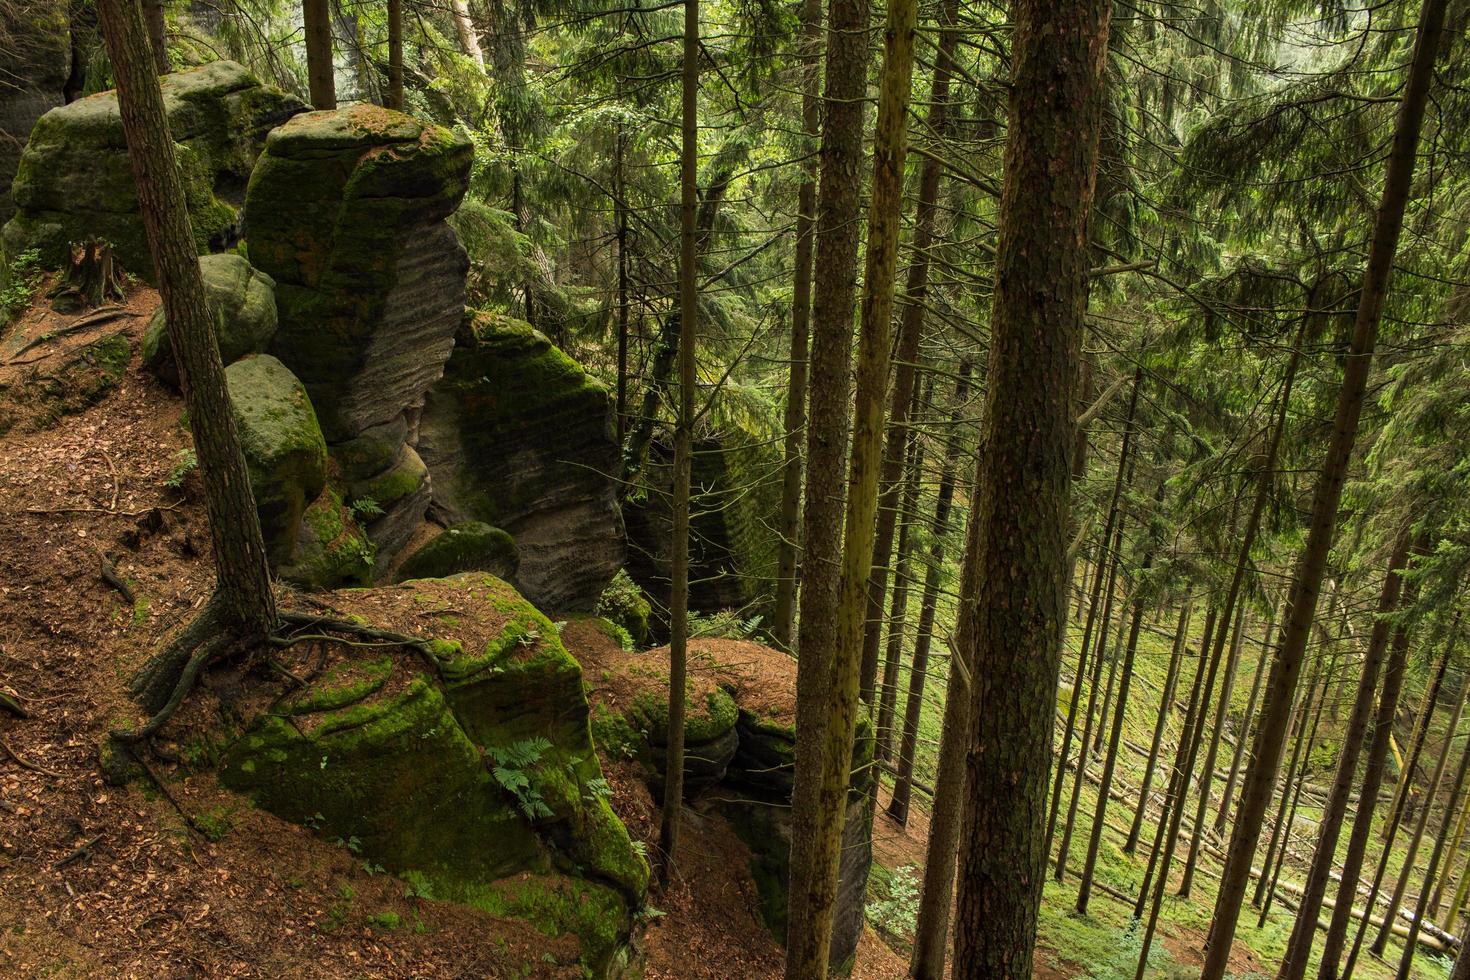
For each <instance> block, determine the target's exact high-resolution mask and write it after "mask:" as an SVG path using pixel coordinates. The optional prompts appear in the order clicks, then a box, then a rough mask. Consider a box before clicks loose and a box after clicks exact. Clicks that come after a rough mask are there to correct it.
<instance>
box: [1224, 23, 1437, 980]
mask: <svg viewBox="0 0 1470 980" xmlns="http://www.w3.org/2000/svg"><path fill="white" fill-rule="evenodd" d="M1446 2H1447V0H1424V5H1423V8H1422V11H1421V13H1420V23H1419V33H1418V37H1417V38H1416V39H1415V41H1414V56H1413V61H1412V63H1411V65H1410V68H1409V77H1408V80H1407V82H1406V84H1405V86H1404V94H1403V101H1402V102H1401V103H1400V106H1399V114H1398V120H1397V122H1396V123H1395V126H1394V134H1393V146H1392V149H1391V150H1390V151H1389V158H1388V170H1387V174H1386V175H1385V179H1384V186H1383V197H1382V199H1381V201H1380V203H1379V207H1378V214H1377V216H1376V218H1375V221H1374V228H1373V239H1372V245H1371V248H1370V253H1369V257H1368V266H1367V268H1366V269H1365V270H1364V273H1363V288H1362V292H1361V293H1360V295H1359V300H1358V313H1357V319H1356V322H1355V324H1354V328H1353V338H1352V344H1351V347H1350V349H1349V352H1348V356H1347V359H1346V361H1347V363H1346V365H1345V366H1344V368H1343V379H1342V388H1341V390H1340V392H1339V395H1338V404H1337V415H1336V418H1335V420H1334V422H1333V427H1332V438H1331V442H1330V444H1329V446H1328V450H1327V456H1326V458H1325V459H1324V460H1323V462H1322V474H1321V477H1320V478H1319V480H1318V482H1317V488H1316V491H1315V492H1314V494H1313V499H1312V519H1311V523H1310V530H1309V531H1308V535H1307V541H1306V545H1305V546H1304V547H1303V549H1302V556H1301V560H1300V563H1299V564H1298V566H1297V569H1296V573H1295V575H1294V576H1293V579H1292V585H1291V598H1290V600H1289V602H1288V606H1289V608H1290V609H1291V614H1290V618H1289V619H1288V621H1287V624H1286V628H1285V629H1284V630H1283V631H1282V643H1281V648H1280V650H1278V652H1277V656H1276V661H1275V663H1273V664H1272V665H1271V677H1270V680H1269V682H1268V683H1267V686H1266V700H1265V704H1264V705H1262V707H1261V722H1260V731H1259V732H1258V733H1257V736H1256V741H1255V745H1254V746H1253V750H1252V752H1251V764H1250V767H1249V768H1248V769H1247V770H1246V775H1245V782H1244V788H1243V791H1242V794H1241V805H1240V812H1239V815H1238V816H1237V818H1236V821H1235V829H1234V832H1233V833H1232V834H1231V838H1230V849H1229V851H1228V852H1227V856H1226V860H1225V867H1224V868H1223V869H1222V871H1221V877H1220V889H1219V892H1218V894H1217V896H1216V899H1215V914H1214V920H1213V922H1212V924H1211V926H1210V939H1209V942H1208V944H1207V946H1206V951H1205V962H1204V967H1203V969H1202V970H1201V973H1200V978H1201V980H1222V978H1223V977H1224V976H1225V971H1226V969H1227V968H1228V967H1229V963H1230V947H1231V943H1232V942H1233V941H1234V939H1235V925H1236V922H1237V920H1238V919H1239V916H1240V903H1241V900H1242V898H1243V897H1244V896H1245V888H1246V883H1247V881H1249V879H1250V870H1251V860H1252V859H1253V858H1254V856H1255V851H1256V844H1257V842H1258V840H1259V839H1260V834H1261V823H1262V821H1263V820H1264V819H1265V813H1266V803H1267V800H1268V797H1269V791H1270V787H1271V783H1272V782H1273V781H1274V776H1275V770H1276V768H1277V766H1279V765H1280V762H1281V747H1282V742H1283V739H1284V737H1285V734H1286V722H1287V715H1288V713H1289V711H1288V708H1289V706H1290V702H1291V698H1290V695H1291V693H1292V692H1293V691H1294V690H1295V689H1296V685H1297V681H1298V680H1299V678H1300V675H1301V668H1302V659H1303V656H1304V654H1305V653H1306V647H1307V634H1308V632H1309V631H1310V630H1311V626H1312V619H1313V616H1314V615H1315V613H1316V610H1317V596H1318V593H1319V591H1320V590H1321V586H1322V575H1323V571H1324V570H1325V568H1326V565H1327V556H1328V553H1329V552H1330V551H1331V550H1332V539H1333V537H1334V535H1335V532H1336V530H1337V518H1338V504H1339V502H1340V501H1341V499H1342V488H1343V484H1344V483H1345V482H1346V480H1347V472H1348V464H1349V463H1350V462H1351V460H1352V450H1353V443H1354V442H1355V441H1356V439H1357V435H1358V419H1359V416H1360V415H1361V414H1362V410H1363V399H1364V395H1365V393H1366V391H1367V387H1368V372H1369V369H1370V368H1371V367H1372V363H1373V348H1374V344H1375V341H1376V339H1377V334H1378V321H1379V319H1380V318H1381V315H1382V312H1383V302H1384V297H1385V296H1386V294H1387V292H1388V280H1389V274H1390V273H1391V272H1392V271H1393V259H1394V253H1395V252H1396V251H1397V249H1398V240H1399V232H1400V231H1401V230H1402V227H1403V219H1404V207H1405V205H1406V203H1407V202H1408V198H1409V189H1410V184H1411V181H1412V178H1413V174H1414V157H1415V154H1416V152H1417V150H1418V145H1419V129H1420V124H1421V123H1422V122H1423V119H1424V107H1425V105H1426V103H1427V102H1428V96H1429V86H1430V82H1431V80H1432V76H1433V69H1434V60H1435V56H1436V55H1437V54H1438V52H1439V47H1440V43H1439V41H1440V35H1441V34H1442V32H1443V27H1444V10H1445V5H1446Z"/></svg>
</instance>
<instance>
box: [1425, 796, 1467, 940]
mask: <svg viewBox="0 0 1470 980" xmlns="http://www.w3.org/2000/svg"><path fill="white" fill-rule="evenodd" d="M1458 809H1459V813H1460V815H1459V816H1458V817H1456V818H1455V829H1454V831H1453V833H1451V834H1450V836H1449V843H1448V847H1449V850H1448V851H1447V853H1446V854H1445V865H1444V874H1442V875H1440V876H1439V880H1437V881H1436V882H1435V883H1434V894H1433V895H1431V896H1430V897H1429V910H1428V911H1429V917H1430V918H1431V919H1433V918H1437V917H1438V916H1439V910H1440V906H1441V905H1443V904H1444V893H1445V889H1446V888H1447V887H1448V886H1449V883H1450V879H1451V878H1453V877H1455V862H1456V859H1457V858H1458V857H1459V854H1460V845H1461V844H1462V843H1463V842H1464V840H1465V826H1466V824H1467V823H1470V798H1467V799H1466V800H1464V801H1462V802H1461V803H1460V804H1459V806H1458ZM1449 819H1450V812H1449V809H1448V807H1447V808H1446V809H1445V815H1444V820H1445V824H1444V825H1443V826H1441V827H1440V833H1444V830H1445V827H1447V826H1448V824H1449Z"/></svg>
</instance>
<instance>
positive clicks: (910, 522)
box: [873, 377, 934, 762]
mask: <svg viewBox="0 0 1470 980" xmlns="http://www.w3.org/2000/svg"><path fill="white" fill-rule="evenodd" d="M914 397H915V404H913V405H911V406H910V407H909V418H910V419H913V420H917V419H919V418H920V417H921V416H922V415H923V414H926V411H925V410H926V409H927V406H928V405H929V404H930V403H931V402H932V400H933V397H934V379H933V378H932V377H931V378H930V379H929V382H928V384H927V385H926V386H925V394H924V395H923V396H922V398H923V406H922V409H921V406H920V405H919V404H918V401H919V398H920V394H919V390H918V389H917V388H916V389H915V390H914ZM908 443H909V445H908V449H907V450H906V452H905V456H906V457H907V463H906V464H905V466H906V469H907V471H908V478H907V479H906V480H905V481H904V492H903V506H902V509H901V513H900V514H899V528H898V565H897V567H896V568H895V570H894V578H893V601H892V604H891V605H890V606H889V608H888V644H887V649H886V650H885V651H884V657H883V690H882V692H881V693H880V695H879V698H878V721H877V723H876V724H875V725H874V726H873V727H874V730H875V732H876V734H877V738H878V743H877V746H876V747H875V748H874V752H875V755H874V758H876V759H878V760H879V761H880V762H887V761H888V760H889V759H890V758H891V757H892V755H893V718H894V715H895V713H896V712H897V708H898V674H899V671H900V669H901V668H902V667H903V641H904V632H905V625H906V623H907V619H908V606H909V586H910V583H911V581H912V578H913V567H912V566H913V553H914V548H915V547H916V542H917V540H918V536H917V535H916V534H915V533H914V525H915V523H916V522H917V521H918V519H919V490H920V484H921V483H922V480H923V473H924V443H923V440H921V439H920V438H919V433H918V431H917V429H916V428H915V427H914V426H912V425H911V426H910V427H909V432H908Z"/></svg>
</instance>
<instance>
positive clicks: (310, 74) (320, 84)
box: [301, 0, 337, 109]
mask: <svg viewBox="0 0 1470 980" xmlns="http://www.w3.org/2000/svg"><path fill="white" fill-rule="evenodd" d="M301 13H302V19H303V21H304V22H305V25H306V81H307V87H308V88H309V90H310V93H311V104H312V106H313V108H317V109H335V108H337V79H336V69H335V66H334V65H333V62H332V14H331V11H330V10H329V9H328V4H327V0H301Z"/></svg>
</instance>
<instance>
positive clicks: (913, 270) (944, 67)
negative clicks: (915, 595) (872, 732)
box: [862, 0, 959, 705]
mask: <svg viewBox="0 0 1470 980" xmlns="http://www.w3.org/2000/svg"><path fill="white" fill-rule="evenodd" d="M958 16H959V0H944V3H943V5H942V9H941V11H940V13H939V18H940V28H941V34H940V35H939V49H938V51H937V53H936V60H935V64H934V78H933V81H932V82H931V83H930V86H929V117H928V119H927V121H926V123H927V125H926V128H927V129H928V130H929V133H930V139H931V140H933V142H934V144H935V146H936V147H940V148H942V147H943V144H944V137H945V133H946V132H947V130H948V122H949V84H950V76H951V74H952V73H953V70H954V68H953V61H954V48H955V44H956V43H957V41H958V35H957V34H956V31H955V21H956V19H957V18H958ZM942 172H943V167H942V165H941V163H940V158H939V155H938V154H932V155H930V156H927V157H925V158H924V164H923V167H922V169H921V170H920V172H919V198H918V202H917V204H916V205H915V210H914V232H913V241H912V245H911V252H912V255H913V258H912V260H911V261H910V262H909V270H908V278H907V279H906V280H905V282H904V308H903V315H902V317H901V319H900V321H899V328H898V347H897V350H896V351H895V365H894V372H893V393H892V395H891V396H890V397H891V399H892V401H891V405H892V407H891V408H890V409H889V416H890V418H889V423H888V436H887V441H886V444H885V445H884V449H883V470H882V473H881V475H880V476H879V486H880V487H881V488H882V493H883V495H882V497H881V498H880V499H879V501H878V526H877V529H876V531H875V537H874V539H873V568H872V571H871V572H870V573H869V575H868V599H867V601H868V621H867V624H866V625H865V627H864V629H863V666H862V670H863V673H862V691H863V700H864V701H866V702H867V703H868V704H869V705H872V703H873V697H874V695H873V682H874V680H875V678H876V676H877V673H878V645H879V638H880V637H881V635H882V632H883V596H884V592H885V590H886V589H887V587H888V562H889V559H891V558H892V556H893V526H894V521H895V519H896V517H897V514H898V504H899V494H900V490H901V485H902V482H903V479H902V477H903V462H904V452H903V451H904V444H905V437H904V430H905V428H907V426H908V424H909V419H908V414H907V413H908V407H909V403H910V401H912V399H913V392H914V378H915V372H916V369H917V365H918V359H919V342H920V340H921V339H922V338H923V334H924V299H925V296H927V295H928V292H929V252H930V249H931V248H932V247H933V244H934V226H935V222H936V220H937V217H938V214H939V178H940V176H941V175H942Z"/></svg>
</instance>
